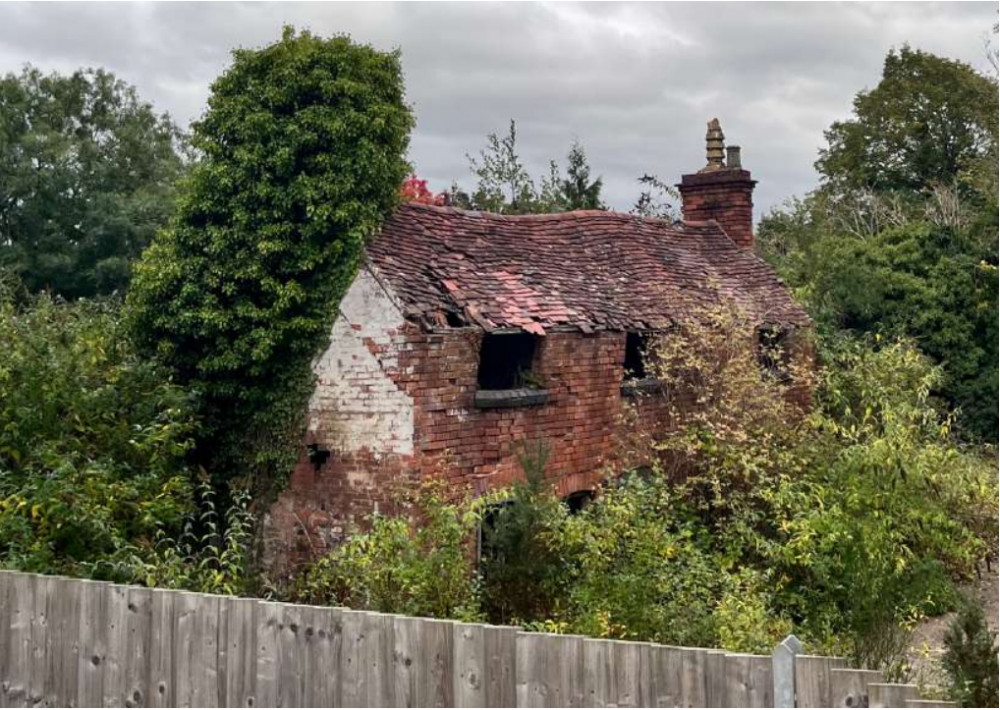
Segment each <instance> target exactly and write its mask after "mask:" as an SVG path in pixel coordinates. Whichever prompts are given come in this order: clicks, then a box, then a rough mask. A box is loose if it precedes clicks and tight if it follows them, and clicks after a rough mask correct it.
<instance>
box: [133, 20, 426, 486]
mask: <svg viewBox="0 0 1000 710" xmlns="http://www.w3.org/2000/svg"><path fill="white" fill-rule="evenodd" d="M412 125H413V117H412V115H411V112H410V109H409V107H408V106H407V105H406V103H405V101H404V88H403V78H402V70H401V68H400V62H399V54H398V52H392V53H384V52H379V51H376V50H375V49H373V48H371V47H369V46H366V45H359V44H356V43H354V42H352V41H351V40H350V39H349V38H348V37H344V36H337V37H332V38H330V39H325V38H321V37H317V36H314V35H312V34H310V33H309V32H301V33H297V32H295V30H293V29H292V28H290V27H286V28H285V30H284V33H283V35H282V38H281V40H280V41H278V42H275V43H273V44H271V45H268V46H266V47H263V48H261V49H253V50H250V49H247V50H237V51H235V52H234V54H233V64H232V66H231V67H230V68H229V69H228V70H227V71H226V72H225V73H223V74H222V76H220V77H219V78H218V79H217V80H216V81H215V83H214V84H213V85H212V94H211V96H210V98H209V101H208V112H207V114H206V115H205V117H204V119H203V120H202V121H200V122H199V123H197V124H195V126H194V135H193V142H194V145H195V146H196V147H197V148H198V149H199V150H200V151H201V152H202V153H203V155H204V158H203V159H202V160H201V161H200V162H199V163H198V164H197V166H196V167H195V168H194V170H193V172H192V175H191V178H190V180H189V182H188V184H187V186H186V190H185V192H184V194H183V196H182V198H181V200H180V203H179V207H178V214H177V217H176V219H175V220H174V221H173V223H172V224H171V226H170V228H169V229H166V230H164V231H163V232H161V233H160V234H159V235H158V236H157V238H156V240H155V241H154V243H153V244H152V246H151V247H150V248H149V249H148V250H147V251H146V252H145V253H144V254H143V257H142V259H141V261H140V262H139V263H138V265H137V267H136V273H135V280H134V284H133V288H132V291H131V292H130V294H129V300H128V306H129V307H130V318H131V324H132V331H133V332H134V334H135V337H136V338H137V340H138V342H139V343H141V344H142V345H143V346H144V347H145V348H146V350H147V351H148V352H149V353H152V354H155V355H156V356H158V357H159V358H162V359H163V360H164V361H165V362H166V363H168V364H169V365H170V366H171V367H172V368H173V370H174V372H175V373H176V377H177V378H178V379H179V381H181V382H182V383H185V384H189V385H191V386H193V387H195V388H197V389H198V390H199V391H200V392H201V396H202V417H203V420H204V425H205V426H204V429H203V432H202V436H201V439H200V444H199V448H198V452H199V457H200V459H201V462H202V463H203V464H204V465H206V466H207V467H210V470H211V471H212V473H213V474H215V475H217V476H233V475H254V476H255V479H256V481H257V483H258V485H266V484H269V483H270V482H272V481H273V480H275V479H276V478H277V479H280V478H281V476H282V475H283V474H284V473H285V472H287V471H288V470H289V469H290V466H291V463H292V461H293V460H294V457H295V455H296V449H297V446H298V445H299V444H300V443H301V436H302V433H303V426H304V416H305V407H306V403H307V401H308V397H309V394H310V393H311V391H312V387H313V376H312V370H311V360H312V358H313V357H314V356H315V355H316V353H317V352H318V351H320V350H321V349H322V347H323V346H324V344H325V342H326V339H327V337H328V333H329V329H330V327H331V323H332V321H333V319H334V316H335V314H336V311H337V304H338V303H339V301H340V299H341V297H342V296H343V294H344V292H345V290H346V289H347V287H348V285H349V284H350V282H351V280H352V279H353V277H354V275H355V272H356V270H357V267H358V264H359V261H360V259H361V256H362V251H363V247H364V243H365V239H366V237H367V236H368V235H370V234H371V233H372V231H373V230H374V229H376V228H377V227H378V225H379V223H380V221H381V220H382V218H383V217H384V216H385V215H386V214H387V213H388V212H389V211H390V210H391V209H392V208H393V206H394V205H395V204H396V202H397V200H398V196H399V189H400V185H401V184H402V183H403V180H404V179H405V178H406V176H407V175H408V174H409V166H408V165H407V162H406V160H405V159H404V154H405V152H406V148H407V144H408V141H409V132H410V129H411V127H412ZM279 482H280V480H279Z"/></svg>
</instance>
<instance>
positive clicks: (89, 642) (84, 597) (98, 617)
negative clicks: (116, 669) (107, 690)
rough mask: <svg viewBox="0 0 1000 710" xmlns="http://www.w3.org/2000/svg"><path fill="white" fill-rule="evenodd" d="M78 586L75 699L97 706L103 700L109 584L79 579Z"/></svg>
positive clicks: (80, 704)
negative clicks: (106, 601) (78, 644)
mask: <svg viewBox="0 0 1000 710" xmlns="http://www.w3.org/2000/svg"><path fill="white" fill-rule="evenodd" d="M82 585H83V586H82V587H81V588H80V631H79V639H80V653H79V654H78V663H77V702H78V703H79V706H80V707H91V708H94V707H101V705H102V703H103V702H104V657H105V648H106V636H105V634H106V631H107V618H106V610H107V606H106V604H105V600H106V597H107V594H106V589H107V587H108V586H109V585H107V584H105V583H104V582H90V581H87V582H83V583H82Z"/></svg>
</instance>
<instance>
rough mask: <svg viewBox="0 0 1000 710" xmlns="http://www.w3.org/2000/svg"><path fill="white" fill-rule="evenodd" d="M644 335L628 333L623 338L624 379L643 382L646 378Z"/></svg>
mask: <svg viewBox="0 0 1000 710" xmlns="http://www.w3.org/2000/svg"><path fill="white" fill-rule="evenodd" d="M646 340H647V338H646V335H645V334H644V333H628V334H627V335H626V336H625V363H624V366H625V379H626V380H643V379H645V378H646V376H647V375H646Z"/></svg>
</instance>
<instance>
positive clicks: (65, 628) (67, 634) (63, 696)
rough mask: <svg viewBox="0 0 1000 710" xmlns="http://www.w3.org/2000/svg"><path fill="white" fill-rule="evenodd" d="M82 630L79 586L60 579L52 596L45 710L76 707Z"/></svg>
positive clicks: (54, 585)
mask: <svg viewBox="0 0 1000 710" xmlns="http://www.w3.org/2000/svg"><path fill="white" fill-rule="evenodd" d="M79 629H80V584H79V583H78V582H77V581H76V580H73V579H67V578H65V577H58V578H55V579H54V584H53V586H52V589H51V590H50V593H49V656H48V658H47V660H46V672H45V698H44V701H43V703H44V705H45V706H46V707H72V706H75V705H76V704H77V700H76V696H77V693H76V682H77V652H78V651H79V640H78V638H77V633H78V631H79Z"/></svg>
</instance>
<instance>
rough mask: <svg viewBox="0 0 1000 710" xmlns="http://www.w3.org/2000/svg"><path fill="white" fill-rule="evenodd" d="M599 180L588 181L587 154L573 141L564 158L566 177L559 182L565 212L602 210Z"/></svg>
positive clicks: (588, 166) (601, 184) (600, 183)
mask: <svg viewBox="0 0 1000 710" xmlns="http://www.w3.org/2000/svg"><path fill="white" fill-rule="evenodd" d="M603 185H604V181H603V180H602V179H601V178H599V177H598V178H596V179H594V180H591V179H590V165H589V164H588V163H587V154H586V153H585V152H584V150H583V146H582V145H580V143H579V141H573V145H572V146H571V147H570V149H569V155H567V156H566V177H565V178H564V179H562V180H561V181H560V187H561V191H560V192H561V197H562V200H563V203H564V205H565V208H566V209H567V210H603V209H605V206H604V203H603V202H602V201H601V188H602V187H603Z"/></svg>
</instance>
